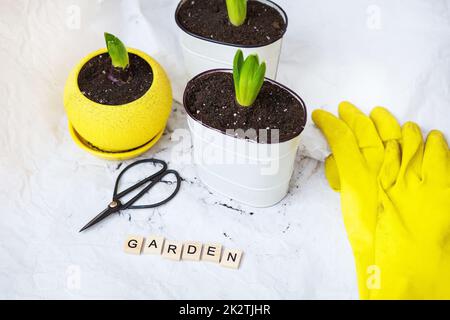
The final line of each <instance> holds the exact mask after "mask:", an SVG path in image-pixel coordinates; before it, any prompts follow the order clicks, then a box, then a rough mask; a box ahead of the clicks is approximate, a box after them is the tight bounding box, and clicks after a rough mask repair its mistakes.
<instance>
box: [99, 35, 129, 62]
mask: <svg viewBox="0 0 450 320" xmlns="http://www.w3.org/2000/svg"><path fill="white" fill-rule="evenodd" d="M105 41H106V47H107V48H108V53H109V56H110V57H111V62H112V65H113V66H114V68H120V69H126V68H127V67H128V66H129V64H130V60H129V57H128V52H127V48H125V45H124V44H123V42H122V41H120V39H119V38H117V37H116V36H114V35H112V34H110V33H107V32H105Z"/></svg>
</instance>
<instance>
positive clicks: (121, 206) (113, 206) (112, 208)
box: [79, 159, 181, 232]
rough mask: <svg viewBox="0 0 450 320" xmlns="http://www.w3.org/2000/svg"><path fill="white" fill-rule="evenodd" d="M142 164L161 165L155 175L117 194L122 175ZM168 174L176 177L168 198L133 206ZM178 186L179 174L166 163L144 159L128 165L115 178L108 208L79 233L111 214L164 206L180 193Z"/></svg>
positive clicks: (179, 182)
mask: <svg viewBox="0 0 450 320" xmlns="http://www.w3.org/2000/svg"><path fill="white" fill-rule="evenodd" d="M142 163H153V164H154V165H161V166H162V168H161V169H160V170H159V171H157V172H156V173H154V174H152V175H150V176H148V177H146V178H144V179H142V180H140V181H139V182H137V183H136V184H134V185H132V186H130V187H129V188H127V189H125V190H123V191H121V192H118V188H119V182H120V178H121V177H122V176H123V175H124V173H125V172H127V171H128V170H129V169H130V168H132V167H134V166H136V165H139V164H142ZM169 174H173V175H174V176H175V177H176V187H175V190H174V191H173V192H172V194H171V195H170V196H168V197H167V198H166V199H164V200H162V201H159V202H157V203H153V204H148V205H133V204H134V203H135V202H136V201H138V200H139V199H140V198H141V197H142V196H143V195H144V194H146V193H147V192H148V191H149V190H150V189H151V188H153V187H154V186H155V185H156V184H157V183H159V182H161V181H162V179H163V178H164V177H165V176H167V175H169ZM145 184H147V185H146V186H145V187H144V188H143V189H142V190H141V191H140V192H139V193H138V194H136V195H135V196H134V197H133V198H131V199H130V200H128V201H126V202H125V203H122V202H121V201H120V199H121V198H123V197H124V196H126V195H127V194H129V193H130V192H132V191H134V190H136V189H137V188H139V187H142V186H143V185H145ZM180 185H181V177H180V174H179V173H178V172H177V171H175V170H169V169H167V163H166V162H164V161H162V160H157V159H144V160H139V161H136V162H134V163H132V164H130V165H128V166H127V167H126V168H125V169H123V170H122V172H121V173H120V174H119V176H118V177H117V180H116V184H115V186H114V193H113V197H112V201H111V203H110V204H109V205H108V207H106V209H105V210H103V211H102V212H100V213H99V214H98V215H97V216H96V217H95V218H94V219H92V220H91V221H89V222H88V223H87V224H86V225H85V226H84V227H83V228H81V230H80V231H79V232H82V231H84V230H86V229H87V228H89V227H92V226H93V225H94V224H96V223H98V222H100V221H102V220H103V219H105V218H107V217H108V216H110V215H111V214H113V213H117V212H119V211H122V210H126V209H150V208H155V207H159V206H162V205H163V204H166V203H167V202H169V201H170V200H172V199H173V198H174V197H175V196H176V194H177V193H178V191H180Z"/></svg>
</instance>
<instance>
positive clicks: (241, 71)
mask: <svg viewBox="0 0 450 320" xmlns="http://www.w3.org/2000/svg"><path fill="white" fill-rule="evenodd" d="M265 74H266V63H265V62H263V63H261V64H260V63H259V58H258V55H256V54H251V55H249V56H248V57H247V58H246V59H245V60H244V54H243V53H242V51H241V50H240V49H239V50H238V51H237V52H236V55H235V56H234V63H233V80H234V91H235V93H236V100H237V102H238V103H239V104H240V105H241V106H243V107H249V106H251V105H252V104H253V103H254V102H255V100H256V97H258V94H259V92H260V91H261V87H262V85H263V83H264V75H265Z"/></svg>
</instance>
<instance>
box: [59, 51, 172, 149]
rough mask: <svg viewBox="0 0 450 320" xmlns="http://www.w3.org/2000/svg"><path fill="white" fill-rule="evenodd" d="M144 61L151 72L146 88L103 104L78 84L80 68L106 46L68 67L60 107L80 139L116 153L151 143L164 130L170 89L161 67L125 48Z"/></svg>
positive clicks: (169, 107)
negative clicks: (139, 94)
mask: <svg viewBox="0 0 450 320" xmlns="http://www.w3.org/2000/svg"><path fill="white" fill-rule="evenodd" d="M128 52H130V53H134V54H136V55H138V56H139V57H141V58H142V59H144V60H145V61H147V62H148V64H149V65H150V66H151V68H152V72H153V82H152V85H151V87H150V89H149V90H148V91H147V92H146V93H145V94H144V95H143V96H142V97H141V98H139V99H137V100H135V101H132V102H130V103H127V104H122V105H115V106H111V105H103V104H99V103H96V102H94V101H92V100H90V99H88V98H86V97H85V96H84V95H83V94H82V93H81V91H80V89H79V87H78V74H79V72H80V70H81V68H82V67H83V66H84V65H85V64H86V63H87V62H88V61H89V60H90V59H92V58H93V57H95V56H97V55H99V54H103V53H104V54H107V50H106V49H100V50H98V51H95V52H92V53H91V54H89V55H88V56H86V57H85V58H83V59H82V60H81V61H80V63H79V64H78V65H77V66H76V67H75V69H73V70H72V72H71V73H70V75H69V78H68V80H67V83H66V87H65V89H64V108H65V109H66V113H67V117H68V119H69V123H70V125H71V126H72V127H73V129H75V130H76V132H77V134H78V135H80V136H81V137H82V138H83V140H85V141H87V142H89V144H90V145H92V146H94V147H95V148H97V149H100V150H102V151H104V152H109V153H117V152H123V151H128V150H133V149H138V148H140V147H142V146H145V145H148V143H149V142H150V141H151V142H152V145H153V144H154V143H155V142H156V141H154V140H155V139H159V137H160V136H161V133H162V131H163V130H164V128H165V126H166V123H167V119H168V118H169V115H170V111H171V109H172V89H171V87H170V81H169V79H168V77H167V75H166V73H165V71H164V69H163V68H162V67H161V66H160V65H159V63H158V62H156V61H155V60H154V59H152V58H151V57H150V56H148V55H147V54H145V53H144V52H142V51H139V50H136V49H131V48H128Z"/></svg>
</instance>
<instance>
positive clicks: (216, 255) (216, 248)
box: [202, 244, 222, 263]
mask: <svg viewBox="0 0 450 320" xmlns="http://www.w3.org/2000/svg"><path fill="white" fill-rule="evenodd" d="M221 253H222V245H221V244H207V245H205V248H204V249H203V254H202V260H205V261H211V262H215V263H219V262H220V255H221Z"/></svg>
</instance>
